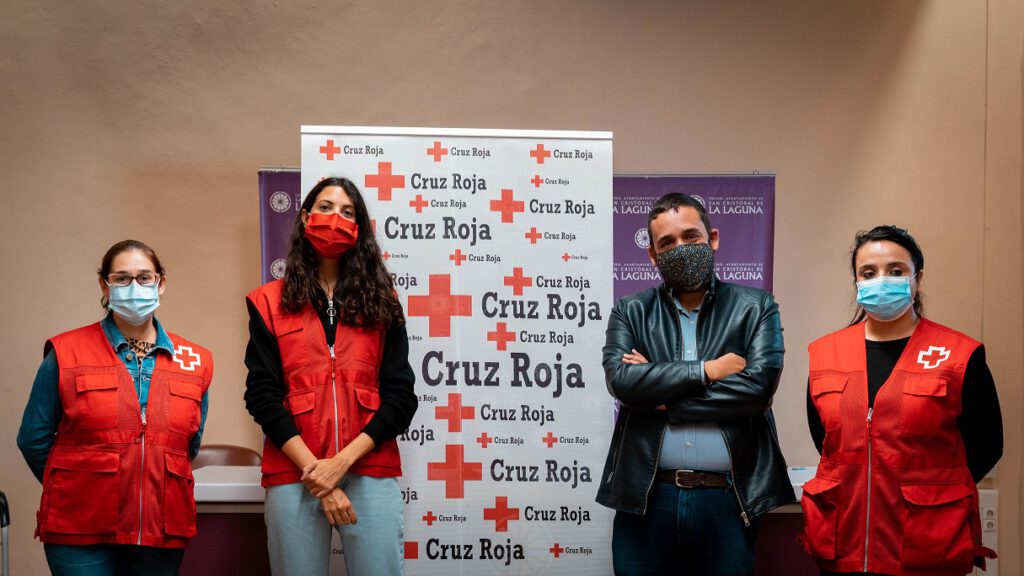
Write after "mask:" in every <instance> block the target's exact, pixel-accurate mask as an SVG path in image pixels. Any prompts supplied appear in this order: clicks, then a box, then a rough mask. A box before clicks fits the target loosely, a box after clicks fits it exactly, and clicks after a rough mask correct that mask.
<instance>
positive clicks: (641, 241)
mask: <svg viewBox="0 0 1024 576" xmlns="http://www.w3.org/2000/svg"><path fill="white" fill-rule="evenodd" d="M633 241H634V242H636V245H637V247H638V248H643V249H644V250H646V249H647V248H648V247H650V245H651V238H650V236H648V235H647V228H641V229H639V230H637V231H636V234H633Z"/></svg>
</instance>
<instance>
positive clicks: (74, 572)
mask: <svg viewBox="0 0 1024 576" xmlns="http://www.w3.org/2000/svg"><path fill="white" fill-rule="evenodd" d="M43 550H44V551H45V552H46V563H47V564H49V565H50V572H51V573H53V574H54V576H130V575H136V574H137V575H138V576H177V574H178V568H179V567H180V566H181V559H182V558H184V557H185V549H184V548H154V547H152V546H133V545H130V544H127V545H126V544H94V545H92V546H69V545H64V544H43Z"/></svg>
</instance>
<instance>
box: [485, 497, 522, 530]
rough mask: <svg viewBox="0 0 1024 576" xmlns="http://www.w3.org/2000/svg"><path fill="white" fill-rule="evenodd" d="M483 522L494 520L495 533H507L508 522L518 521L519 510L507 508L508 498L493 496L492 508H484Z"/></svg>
mask: <svg viewBox="0 0 1024 576" xmlns="http://www.w3.org/2000/svg"><path fill="white" fill-rule="evenodd" d="M484 520H494V531H495V532H508V522H509V520H519V508H509V506H508V496H495V497H494V508H484Z"/></svg>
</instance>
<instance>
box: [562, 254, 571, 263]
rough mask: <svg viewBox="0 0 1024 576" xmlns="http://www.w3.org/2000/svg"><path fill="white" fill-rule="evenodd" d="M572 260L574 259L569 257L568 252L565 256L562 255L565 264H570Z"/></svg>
mask: <svg viewBox="0 0 1024 576" xmlns="http://www.w3.org/2000/svg"><path fill="white" fill-rule="evenodd" d="M571 258H572V256H569V253H568V252H566V253H565V254H562V260H563V261H564V262H568V261H569V260H570V259H571Z"/></svg>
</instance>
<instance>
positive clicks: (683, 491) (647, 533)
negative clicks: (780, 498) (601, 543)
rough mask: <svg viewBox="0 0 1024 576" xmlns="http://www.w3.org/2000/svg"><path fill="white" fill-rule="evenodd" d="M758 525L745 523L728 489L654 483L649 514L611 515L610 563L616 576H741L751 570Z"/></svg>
mask: <svg viewBox="0 0 1024 576" xmlns="http://www.w3.org/2000/svg"><path fill="white" fill-rule="evenodd" d="M756 542H757V521H756V520H755V521H754V522H753V523H752V524H751V526H749V527H747V526H744V525H743V520H741V519H740V508H739V503H738V502H737V501H736V494H735V493H734V492H733V491H732V489H728V490H726V489H725V488H676V487H675V486H674V485H673V484H667V483H664V482H655V483H654V485H653V486H651V492H650V494H649V495H648V498H647V513H646V514H643V515H640V514H629V513H626V512H616V513H615V524H614V528H613V530H612V561H613V565H614V568H615V574H617V575H618V576H642V575H647V574H650V575H652V576H655V575H656V576H663V575H666V574H693V575H699V576H740V575H748V574H753V572H754V545H755V543H756Z"/></svg>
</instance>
